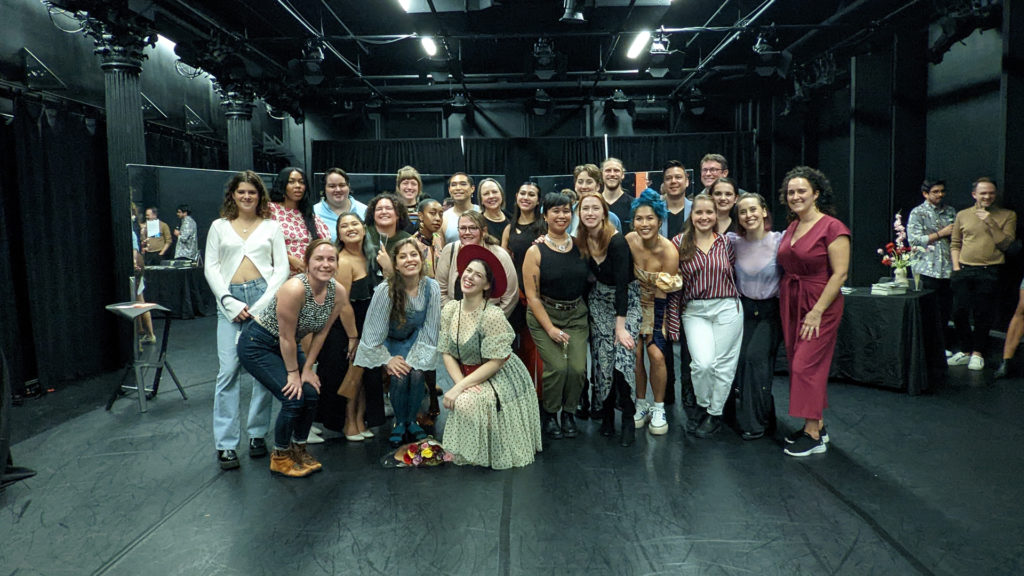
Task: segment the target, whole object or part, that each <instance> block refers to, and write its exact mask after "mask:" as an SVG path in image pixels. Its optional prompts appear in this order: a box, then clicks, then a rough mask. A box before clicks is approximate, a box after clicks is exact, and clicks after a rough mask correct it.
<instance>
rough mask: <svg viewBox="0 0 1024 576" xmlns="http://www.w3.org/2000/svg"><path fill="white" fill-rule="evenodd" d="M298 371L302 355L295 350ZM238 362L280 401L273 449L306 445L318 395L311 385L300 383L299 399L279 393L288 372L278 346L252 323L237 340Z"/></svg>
mask: <svg viewBox="0 0 1024 576" xmlns="http://www.w3.org/2000/svg"><path fill="white" fill-rule="evenodd" d="M297 356H298V366H299V370H302V366H303V364H305V363H306V355H305V354H303V353H302V350H301V349H299V350H297ZM238 359H239V360H240V361H241V362H242V366H244V367H245V369H246V370H248V371H249V373H250V374H252V375H253V376H254V377H256V379H257V380H259V381H260V384H263V386H264V387H265V388H266V389H267V390H269V391H270V393H271V394H273V395H274V397H276V398H277V399H278V400H280V401H281V412H280V413H278V415H277V423H276V424H275V425H274V448H276V449H278V450H287V449H288V446H289V445H290V444H291V443H292V442H301V443H305V442H306V437H307V436H309V429H310V427H311V426H313V417H314V416H316V404H317V402H318V401H319V400H320V395H319V394H318V393H317V391H316V389H315V388H313V386H312V385H311V384H308V383H305V382H303V383H302V397H301V398H291V399H289V398H287V397H285V395H284V392H282V390H283V389H284V386H285V384H287V383H288V370H287V368H285V363H284V359H283V358H281V342H280V341H279V340H278V339H277V337H276V336H274V335H273V334H271V333H270V332H268V331H267V329H266V328H264V327H263V326H260V325H259V324H257V323H256V322H247V323H246V325H245V328H243V329H242V335H241V336H240V337H239V338H238Z"/></svg>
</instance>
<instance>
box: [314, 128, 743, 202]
mask: <svg viewBox="0 0 1024 576" xmlns="http://www.w3.org/2000/svg"><path fill="white" fill-rule="evenodd" d="M464 142H465V146H466V152H465V155H463V153H462V142H461V141H460V140H458V139H452V138H448V139H442V138H438V139H420V140H416V139H414V140H350V141H333V140H318V141H314V142H313V166H315V167H316V169H317V170H323V169H326V168H327V167H330V166H339V167H341V168H344V169H345V170H347V171H349V172H353V173H378V174H387V173H393V172H397V171H398V169H399V168H400V167H402V166H403V165H405V164H410V165H412V166H415V167H416V168H417V169H418V170H419V171H420V172H423V173H432V174H450V173H452V172H456V171H459V170H465V171H467V172H469V173H472V174H488V173H490V174H494V173H498V174H504V175H505V176H506V178H507V180H506V181H507V182H508V186H509V188H513V187H518V185H519V183H520V182H522V181H523V180H525V179H526V178H528V177H530V176H540V175H555V174H569V173H571V172H572V169H573V168H574V167H575V166H577V165H579V164H584V163H587V162H590V163H595V164H597V163H599V162H600V161H601V160H602V159H603V158H604V155H605V154H604V139H603V138H601V137H592V138H466V139H465V141H464ZM609 152H610V154H611V155H612V156H615V157H617V158H620V159H621V160H622V161H623V163H624V164H625V165H626V169H627V170H660V169H661V167H662V166H663V165H664V164H665V161H667V160H672V159H675V160H680V161H681V162H683V163H684V164H685V165H686V166H687V167H688V168H696V170H697V172H699V171H700V166H699V163H700V159H701V157H702V156H704V154H707V153H709V152H713V153H718V154H722V155H724V156H725V157H726V158H727V159H728V160H729V175H730V176H732V177H735V178H737V179H738V181H739V183H740V186H741V187H743V188H745V189H747V190H756V187H757V174H756V173H755V163H754V142H753V138H752V136H751V134H749V133H738V132H715V133H700V134H667V135H663V136H616V137H613V138H610V140H609Z"/></svg>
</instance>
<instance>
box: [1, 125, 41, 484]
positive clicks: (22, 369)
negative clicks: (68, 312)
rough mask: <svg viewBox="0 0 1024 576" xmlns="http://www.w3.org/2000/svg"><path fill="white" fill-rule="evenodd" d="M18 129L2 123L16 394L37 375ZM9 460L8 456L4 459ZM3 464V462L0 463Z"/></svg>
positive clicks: (6, 319)
mask: <svg viewBox="0 0 1024 576" xmlns="http://www.w3.org/2000/svg"><path fill="white" fill-rule="evenodd" d="M15 156H16V152H15V133H14V126H13V125H12V124H9V123H7V122H0V318H3V321H2V322H0V347H2V349H3V353H4V356H6V357H7V369H8V372H9V374H10V377H11V383H12V387H13V389H14V391H15V392H21V389H22V386H23V384H24V382H26V381H27V380H32V379H33V378H35V377H36V376H37V374H36V356H35V349H34V348H33V347H32V324H31V322H29V316H28V314H27V313H25V312H23V311H27V307H28V287H27V284H26V278H25V274H24V273H15V271H18V272H24V270H25V254H24V251H23V250H22V239H23V238H24V237H25V234H24V230H23V228H22V225H21V218H20V216H19V215H20V212H21V208H20V203H19V201H18V200H19V198H18V194H17V191H18V185H17V184H18V182H17V173H18V172H17V168H18V163H17V159H16V157H15ZM0 457H6V454H2V455H0ZM0 464H2V462H0Z"/></svg>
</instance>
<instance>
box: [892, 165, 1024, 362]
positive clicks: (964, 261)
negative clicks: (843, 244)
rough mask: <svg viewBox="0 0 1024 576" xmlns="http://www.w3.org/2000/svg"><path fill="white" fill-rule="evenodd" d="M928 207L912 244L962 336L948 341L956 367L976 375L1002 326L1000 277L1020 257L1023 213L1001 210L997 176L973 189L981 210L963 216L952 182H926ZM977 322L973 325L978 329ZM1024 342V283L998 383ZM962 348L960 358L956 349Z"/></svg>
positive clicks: (942, 309) (927, 283)
mask: <svg viewBox="0 0 1024 576" xmlns="http://www.w3.org/2000/svg"><path fill="white" fill-rule="evenodd" d="M921 195H922V196H923V197H924V201H923V202H922V203H921V204H920V205H918V206H917V207H915V208H914V209H913V210H912V211H911V212H910V217H909V218H908V220H907V239H908V240H909V242H910V245H911V246H913V247H917V248H920V249H921V252H920V255H919V257H918V258H917V259H916V260H915V261H914V262H913V264H912V267H913V271H914V274H915V276H919V277H920V278H921V283H922V287H923V288H925V289H928V290H934V291H935V292H936V294H937V296H938V301H939V316H940V321H941V323H942V326H943V328H944V329H945V327H947V326H948V324H949V320H950V318H952V320H953V325H954V328H955V336H946V337H945V340H946V356H947V363H948V364H949V365H950V366H963V365H966V366H967V368H968V370H973V371H981V370H984V368H985V353H986V350H987V348H988V339H989V332H990V331H991V329H992V326H993V325H994V324H995V320H996V313H997V311H998V305H999V300H1000V299H999V298H998V294H997V289H998V285H999V276H1000V274H1001V272H1002V269H1003V267H1004V265H1005V264H1006V256H1007V255H1008V254H1014V253H1017V252H1020V250H1021V244H1020V242H1019V241H1018V240H1017V237H1016V233H1017V214H1016V213H1015V212H1014V211H1013V210H1009V209H1007V208H1003V207H1001V206H998V205H997V203H996V200H997V195H998V188H997V186H996V183H995V181H994V180H992V179H991V178H986V177H982V178H978V179H977V180H975V181H974V183H973V184H972V185H971V197H972V198H973V199H974V205H972V206H969V207H967V208H965V209H963V210H960V211H959V212H958V211H956V210H955V209H954V208H953V207H952V206H950V205H949V204H946V203H945V197H946V182H945V181H944V180H925V181H924V182H922V184H921ZM972 321H973V325H972ZM1022 336H1024V282H1022V283H1021V286H1020V298H1019V302H1018V304H1017V309H1016V311H1015V312H1014V315H1013V318H1012V319H1011V320H1010V325H1009V327H1008V328H1007V330H1006V342H1005V344H1004V346H1003V355H1002V358H1003V360H1002V362H1000V364H999V366H998V367H997V368H996V370H995V377H996V378H1005V377H1006V376H1007V375H1008V371H1009V369H1010V362H1011V361H1012V359H1013V357H1014V355H1015V354H1016V351H1017V346H1018V345H1019V344H1020V339H1021V337H1022ZM957 347H959V349H960V350H959V351H957V352H956V353H953V352H952V351H951V349H953V348H957Z"/></svg>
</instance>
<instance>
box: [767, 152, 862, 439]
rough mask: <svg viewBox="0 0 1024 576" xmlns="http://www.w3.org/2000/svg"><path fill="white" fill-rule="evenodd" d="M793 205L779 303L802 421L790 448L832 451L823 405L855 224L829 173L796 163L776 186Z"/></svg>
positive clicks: (792, 394) (793, 412)
mask: <svg viewBox="0 0 1024 576" xmlns="http://www.w3.org/2000/svg"><path fill="white" fill-rule="evenodd" d="M779 193H780V196H781V198H780V201H782V202H785V203H786V205H787V206H789V220H790V223H789V227H788V228H787V229H786V232H785V234H784V235H783V237H782V243H781V245H780V246H779V254H778V257H777V261H778V264H779V266H781V267H782V272H783V276H782V282H781V284H780V285H779V303H780V307H781V315H782V332H783V338H784V339H785V342H786V357H787V359H788V360H789V415H790V416H793V417H794V418H803V419H804V426H803V428H802V429H800V430H797V431H796V432H794V433H793V434H791V435H789V436H788V437H786V443H787V444H788V446H786V449H785V453H786V454H788V455H790V456H807V455H809V454H819V453H822V452H825V451H826V450H828V446H827V443H828V441H829V437H828V432H827V431H826V429H825V421H824V420H823V418H822V412H823V411H824V410H825V407H826V406H827V405H828V399H827V397H826V393H825V386H826V384H828V373H829V369H830V368H831V365H832V353H833V352H834V351H835V345H836V335H837V333H838V331H839V322H840V321H841V320H842V318H843V296H842V294H841V293H840V290H839V288H840V287H842V285H843V283H844V282H846V274H847V270H848V269H849V265H850V230H849V229H848V228H847V227H846V225H844V224H843V223H842V222H840V221H839V220H837V219H836V218H835V217H834V216H832V214H834V213H835V208H834V206H833V204H832V186H831V184H829V181H828V178H826V177H825V175H824V174H822V173H821V172H819V171H818V170H815V169H814V168H810V167H807V166H797V167H796V168H793V169H792V170H790V171H789V173H788V174H786V177H785V179H784V180H783V181H782V189H781V190H780V191H779Z"/></svg>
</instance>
